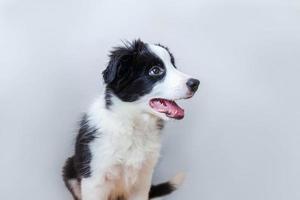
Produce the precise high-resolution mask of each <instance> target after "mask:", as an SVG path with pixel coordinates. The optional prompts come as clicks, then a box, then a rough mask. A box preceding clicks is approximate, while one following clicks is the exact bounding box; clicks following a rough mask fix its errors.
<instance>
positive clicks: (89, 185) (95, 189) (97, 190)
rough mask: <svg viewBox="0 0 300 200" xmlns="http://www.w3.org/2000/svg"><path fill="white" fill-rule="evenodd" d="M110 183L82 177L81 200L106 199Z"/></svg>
mask: <svg viewBox="0 0 300 200" xmlns="http://www.w3.org/2000/svg"><path fill="white" fill-rule="evenodd" d="M110 189H111V188H110V185H109V184H104V182H103V181H101V178H100V179H95V178H92V177H90V178H83V179H82V180H81V200H107V199H108V196H109V193H110Z"/></svg>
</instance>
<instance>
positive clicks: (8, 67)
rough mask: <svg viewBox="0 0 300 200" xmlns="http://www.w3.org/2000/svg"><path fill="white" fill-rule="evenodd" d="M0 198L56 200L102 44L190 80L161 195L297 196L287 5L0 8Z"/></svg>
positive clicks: (296, 42) (161, 173)
mask: <svg viewBox="0 0 300 200" xmlns="http://www.w3.org/2000/svg"><path fill="white" fill-rule="evenodd" d="M0 2H1V3H0V123H1V124H0V177H1V182H0V199H2V200H18V199H28V200H29V199H30V200H41V199H43V200H54V199H55V200H66V199H71V196H70V195H69V193H68V192H67V191H66V189H65V187H64V185H63V182H62V180H61V167H62V165H63V163H64V160H65V159H66V157H67V156H69V155H71V153H72V151H73V143H74V136H75V134H76V124H77V121H78V119H79V116H80V114H81V113H82V112H84V111H85V110H86V108H87V107H88V105H89V104H90V103H91V102H92V100H93V98H94V97H96V96H97V94H99V93H100V92H101V87H102V85H101V82H102V80H101V71H102V70H103V69H104V67H105V65H106V63H107V61H108V59H107V54H108V51H109V50H110V48H111V47H112V46H115V45H118V44H121V40H124V39H129V40H131V39H134V38H138V37H140V38H141V39H143V40H145V41H147V42H161V43H163V44H166V45H167V46H169V47H170V49H171V50H172V52H173V53H174V55H175V58H176V59H177V65H178V67H179V68H180V69H181V70H182V71H184V72H186V73H189V74H192V75H194V76H195V77H198V78H199V79H200V80H201V86H200V90H199V92H198V94H197V95H196V96H195V97H194V98H193V99H191V100H188V101H187V102H185V103H184V107H185V108H186V117H185V119H184V120H183V121H180V122H171V123H169V124H168V125H167V127H166V129H165V131H164V134H165V137H164V147H163V151H162V155H163V157H162V159H161V161H160V163H159V165H158V167H157V170H156V172H155V178H154V182H159V181H162V180H165V179H168V178H169V177H171V176H172V175H174V174H175V173H176V172H177V171H179V170H183V171H186V172H187V173H188V177H187V180H186V182H185V184H184V185H183V186H182V188H181V189H180V190H179V191H178V192H176V193H174V194H173V195H172V196H170V197H168V198H167V199H172V200H182V199H191V200H192V199H195V200H198V199H200V200H298V199H300V189H299V187H300V147H299V143H300V125H299V123H300V122H299V120H300V106H299V102H300V94H299V86H300V80H299V73H300V69H299V67H300V66H299V65H300V2H299V1H298V0H294V1H293V0H273V1H271V0H244V1H238V0H225V1H224V0H200V1H199V0H185V1H171V0H164V1H163V0H151V1H145V0H135V1H130V0H128V1H125V0H122V1H113V0H85V1H80V0H44V1H41V0H40V1H38V0H35V1H34V0H0Z"/></svg>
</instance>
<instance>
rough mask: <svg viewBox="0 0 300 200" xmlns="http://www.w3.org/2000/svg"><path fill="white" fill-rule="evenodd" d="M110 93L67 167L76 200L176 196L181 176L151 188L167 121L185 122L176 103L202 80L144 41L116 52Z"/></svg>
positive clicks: (87, 118)
mask: <svg viewBox="0 0 300 200" xmlns="http://www.w3.org/2000/svg"><path fill="white" fill-rule="evenodd" d="M103 79H104V83H105V85H106V88H105V92H104V94H103V95H101V96H100V97H99V98H98V99H97V100H96V101H95V102H94V103H93V104H92V106H91V107H90V109H89V110H88V112H87V113H86V114H85V115H84V116H83V117H82V120H81V124H80V128H79V133H78V135H77V138H76V144H75V153H74V155H73V156H72V157H70V158H68V159H67V161H66V163H65V166H64V168H63V178H64V182H65V184H66V186H67V188H68V189H69V191H70V192H71V194H72V195H73V198H74V199H75V200H148V199H151V198H156V197H160V196H164V195H167V194H169V193H171V192H172V191H174V190H175V189H176V188H177V187H178V186H179V184H180V183H181V182H182V180H183V175H182V174H179V175H177V176H175V177H174V178H173V179H171V180H170V181H168V182H165V183H161V184H159V185H152V186H151V179H152V174H153V169H154V167H155V165H156V163H157V160H158V158H159V154H160V148H161V134H160V131H161V129H162V128H163V126H164V121H167V120H169V119H182V118H183V117H184V110H183V109H182V108H181V107H179V106H178V105H177V103H176V102H175V100H179V99H187V98H190V97H192V96H193V95H194V93H195V92H196V90H197V89H198V86H199V83H200V82H199V80H197V79H194V78H191V77H190V76H188V75H186V74H184V73H182V72H180V71H178V70H177V68H176V65H175V60H174V57H173V55H172V54H171V53H170V51H169V49H168V48H167V47H164V46H162V45H160V44H147V43H144V42H142V41H141V40H135V41H133V42H131V43H126V44H124V46H120V47H117V48H114V49H113V50H112V51H111V54H110V61H109V63H108V66H107V68H106V69H105V70H104V71H103Z"/></svg>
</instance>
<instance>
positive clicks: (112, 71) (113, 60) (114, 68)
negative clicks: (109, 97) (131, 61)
mask: <svg viewBox="0 0 300 200" xmlns="http://www.w3.org/2000/svg"><path fill="white" fill-rule="evenodd" d="M128 55H129V51H128V50H127V49H125V48H116V49H115V50H113V51H111V54H110V56H109V57H110V60H109V63H108V65H107V67H106V69H105V70H104V71H103V72H102V75H103V79H104V82H105V83H106V84H109V83H112V82H113V81H114V80H115V78H116V77H117V74H118V71H119V70H120V68H121V65H122V62H123V61H124V60H126V58H127V57H128Z"/></svg>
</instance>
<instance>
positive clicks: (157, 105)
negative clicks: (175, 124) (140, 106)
mask: <svg viewBox="0 0 300 200" xmlns="http://www.w3.org/2000/svg"><path fill="white" fill-rule="evenodd" d="M149 105H150V107H151V108H153V109H154V110H155V111H157V112H160V113H165V114H166V116H167V117H170V118H174V119H182V118H183V117H184V110H183V109H182V108H181V107H179V106H178V105H177V104H176V102H175V101H173V100H168V99H162V98H154V99H151V100H150V102H149Z"/></svg>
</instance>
